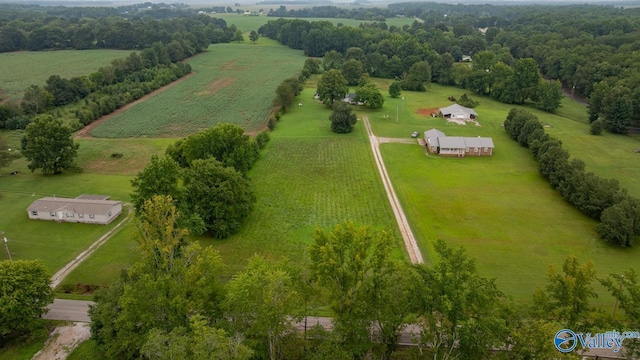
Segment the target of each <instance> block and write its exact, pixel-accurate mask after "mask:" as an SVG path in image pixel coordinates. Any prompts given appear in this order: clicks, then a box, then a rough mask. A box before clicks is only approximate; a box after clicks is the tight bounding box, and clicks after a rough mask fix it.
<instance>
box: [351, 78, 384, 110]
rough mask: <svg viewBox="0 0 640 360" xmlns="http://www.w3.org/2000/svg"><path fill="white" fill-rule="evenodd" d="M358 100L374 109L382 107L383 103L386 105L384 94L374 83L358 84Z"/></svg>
mask: <svg viewBox="0 0 640 360" xmlns="http://www.w3.org/2000/svg"><path fill="white" fill-rule="evenodd" d="M356 100H357V101H359V102H362V103H364V104H365V105H367V106H368V107H370V108H372V109H381V108H382V105H384V96H382V94H381V93H380V91H379V90H378V89H377V88H376V86H375V85H374V84H364V85H362V86H358V87H357V88H356Z"/></svg>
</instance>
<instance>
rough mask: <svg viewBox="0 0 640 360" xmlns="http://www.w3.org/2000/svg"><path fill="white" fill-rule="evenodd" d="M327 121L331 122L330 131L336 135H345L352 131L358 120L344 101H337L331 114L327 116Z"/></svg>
mask: <svg viewBox="0 0 640 360" xmlns="http://www.w3.org/2000/svg"><path fill="white" fill-rule="evenodd" d="M329 120H331V131H333V132H334V133H338V134H346V133H350V132H351V130H353V126H354V125H355V124H356V122H357V121H358V118H357V117H356V114H355V113H354V112H353V110H352V109H351V106H349V104H347V103H345V102H344V101H337V102H336V103H335V104H333V112H332V113H331V116H329Z"/></svg>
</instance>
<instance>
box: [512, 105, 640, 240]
mask: <svg viewBox="0 0 640 360" xmlns="http://www.w3.org/2000/svg"><path fill="white" fill-rule="evenodd" d="M504 128H505V130H506V131H507V133H508V134H509V136H510V137H511V138H512V139H513V140H515V141H518V142H519V143H520V144H521V145H522V146H525V147H528V148H529V149H531V152H532V154H533V156H534V158H535V159H536V160H537V161H538V170H539V172H540V174H541V175H542V176H544V177H545V178H546V179H547V180H548V181H549V184H550V185H551V186H553V187H554V188H555V189H557V190H558V191H559V192H560V194H561V195H562V196H563V197H564V198H565V200H567V202H569V203H570V204H571V205H573V206H575V207H576V208H577V209H578V210H580V211H581V212H583V213H584V214H585V215H587V216H589V217H591V218H593V219H596V220H600V223H599V224H598V225H597V226H596V230H597V232H598V234H599V235H600V237H602V238H603V239H604V240H606V241H608V242H611V243H614V244H617V245H620V246H632V245H633V243H634V238H635V237H636V236H637V235H640V201H639V200H638V199H635V198H633V197H631V196H629V195H628V194H627V193H626V191H625V190H624V189H621V188H620V186H619V184H618V181H617V180H613V179H603V178H601V177H599V176H598V175H596V174H594V173H592V172H587V171H585V165H584V163H583V162H582V161H581V160H579V159H575V158H571V157H570V154H569V152H568V151H567V150H565V149H563V148H562V142H561V141H559V140H558V139H555V138H553V137H551V136H549V135H547V134H546V133H545V132H544V128H543V126H542V124H541V123H540V121H538V118H537V117H536V116H535V115H533V114H531V113H530V112H528V111H526V110H522V109H517V108H513V109H511V111H510V112H509V115H508V116H507V119H506V120H505V122H504Z"/></svg>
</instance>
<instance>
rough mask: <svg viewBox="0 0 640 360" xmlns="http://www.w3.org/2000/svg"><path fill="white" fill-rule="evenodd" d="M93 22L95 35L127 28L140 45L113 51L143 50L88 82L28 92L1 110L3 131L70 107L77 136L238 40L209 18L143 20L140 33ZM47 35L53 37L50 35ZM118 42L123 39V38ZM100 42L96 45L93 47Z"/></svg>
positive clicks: (52, 83) (52, 80) (60, 81)
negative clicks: (194, 60) (198, 57)
mask: <svg viewBox="0 0 640 360" xmlns="http://www.w3.org/2000/svg"><path fill="white" fill-rule="evenodd" d="M90 20H91V21H93V22H94V23H93V24H92V25H91V26H90V27H91V28H92V29H94V30H95V29H98V28H101V26H98V25H97V24H98V23H99V22H103V23H104V24H103V25H105V24H106V25H109V24H111V25H114V26H113V27H109V28H110V29H111V30H110V31H112V32H114V34H115V33H117V32H118V31H119V30H118V29H119V27H118V26H117V25H116V24H118V23H122V24H126V28H127V29H128V30H127V31H128V32H129V36H130V37H132V38H135V39H136V41H138V42H137V43H135V44H133V43H131V44H127V45H122V44H115V43H110V44H109V45H108V46H109V47H115V48H119V47H122V48H140V49H142V50H141V51H139V52H134V53H131V54H130V55H129V56H128V57H127V58H124V59H118V60H114V61H113V62H112V63H111V65H110V66H105V67H102V68H100V69H98V70H97V71H96V72H94V73H91V74H89V75H87V76H80V77H74V78H70V79H66V78H61V77H60V76H58V75H51V76H50V77H49V78H48V79H47V81H46V85H45V86H44V87H41V86H39V85H32V86H30V87H29V88H27V89H26V90H25V92H24V95H23V99H22V101H21V102H19V103H18V102H14V101H6V102H4V103H2V104H0V129H9V130H12V129H24V128H25V127H26V125H27V124H29V123H30V122H31V121H32V120H33V117H34V116H37V115H38V114H42V113H49V114H52V115H56V116H59V115H60V110H59V109H62V107H65V108H64V109H65V111H66V112H68V113H71V114H72V115H71V117H75V118H76V119H77V121H71V122H70V125H71V127H72V128H73V129H74V130H77V129H79V128H81V127H83V126H85V125H87V124H89V123H90V122H92V121H93V120H95V119H97V118H99V117H100V116H102V115H106V114H109V113H111V112H113V111H114V110H116V109H118V108H120V107H122V106H124V105H125V104H127V103H129V102H131V101H134V100H137V99H139V98H140V97H142V96H144V95H145V94H148V93H149V92H151V91H153V90H155V89H158V88H160V87H162V86H164V85H166V84H169V83H170V82H172V81H174V80H176V79H178V78H180V77H182V76H184V75H186V74H188V73H189V72H191V67H190V66H189V64H187V63H183V62H180V61H181V60H183V59H185V58H187V57H189V56H192V55H194V54H197V53H199V52H201V51H203V50H205V49H206V48H207V47H208V46H209V44H210V43H215V42H229V41H231V40H233V39H234V38H235V37H236V35H237V34H235V31H233V29H232V28H227V27H226V23H225V22H224V20H220V21H217V20H215V19H213V18H210V17H207V16H199V17H190V18H179V19H170V20H161V21H156V20H153V19H152V20H150V21H144V20H140V22H139V23H138V25H139V26H140V27H139V28H136V26H138V25H134V24H132V23H131V22H129V21H128V20H123V19H115V18H114V19H86V21H90ZM60 21H62V22H64V21H63V20H60ZM66 21H67V23H66V25H67V26H68V29H72V28H74V27H75V26H77V22H73V21H71V20H66ZM105 21H106V22H105ZM5 26H9V25H5ZM25 26H26V25H25ZM207 29H213V30H218V31H216V32H214V33H215V34H218V35H221V36H218V35H215V34H214V33H211V34H209V33H208V31H207ZM14 30H15V29H14ZM34 31H35V30H34ZM140 32H148V33H152V34H154V35H153V36H155V37H153V38H148V39H147V40H148V41H151V40H156V41H155V42H153V43H151V42H148V41H147V40H145V39H143V38H141V37H140V36H138V35H136V34H138V33H140ZM45 33H47V34H50V32H49V31H48V30H47V31H46V32H45ZM81 33H83V34H86V33H87V32H86V31H81ZM89 33H91V31H89ZM208 35H211V36H208ZM214 35H215V36H214ZM240 35H241V34H240ZM89 36H93V35H91V34H89ZM114 36H116V38H118V39H123V38H122V37H121V36H120V35H117V34H116V35H114ZM157 40H159V41H157ZM96 41H97V40H95V39H92V40H90V42H92V43H96ZM39 43H40V44H42V46H43V48H47V49H50V48H60V47H62V48H65V47H67V46H57V45H55V44H53V43H51V42H49V41H48V40H44V39H40V40H39Z"/></svg>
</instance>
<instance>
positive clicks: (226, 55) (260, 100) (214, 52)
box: [91, 39, 305, 138]
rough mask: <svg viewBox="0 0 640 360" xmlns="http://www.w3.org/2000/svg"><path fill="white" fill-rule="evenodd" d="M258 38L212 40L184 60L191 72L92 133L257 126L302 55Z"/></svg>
mask: <svg viewBox="0 0 640 360" xmlns="http://www.w3.org/2000/svg"><path fill="white" fill-rule="evenodd" d="M261 41H262V42H264V44H263V46H257V45H252V44H216V45H211V46H210V47H209V50H208V51H207V52H205V53H202V54H200V55H198V56H196V57H194V58H192V59H190V60H189V63H190V64H191V66H192V68H193V71H195V73H196V74H195V75H193V76H190V77H189V78H187V79H185V80H184V81H182V82H180V83H179V84H176V85H175V86H173V87H171V88H169V89H167V90H166V91H163V92H161V93H159V94H157V95H155V96H153V97H151V98H150V99H147V100H146V101H144V102H141V103H139V104H136V105H135V106H133V107H131V108H130V109H129V110H128V111H126V112H124V113H120V114H117V115H115V116H114V117H112V118H110V119H109V120H108V121H105V122H104V123H102V124H100V125H98V126H97V127H96V128H95V129H94V130H93V131H92V132H91V134H92V135H93V136H96V137H107V138H122V137H138V136H144V137H182V136H186V135H188V134H191V133H194V132H197V131H200V130H205V129H208V128H210V127H212V126H215V125H216V124H218V123H219V122H228V123H233V124H236V125H239V126H242V127H243V128H244V129H245V130H246V131H247V132H251V133H255V132H257V131H259V130H261V129H262V128H264V126H265V124H266V119H267V116H268V115H269V114H270V113H271V110H272V107H271V101H272V100H273V98H274V96H275V90H276V88H277V87H278V85H280V83H281V82H282V80H284V79H285V78H288V77H292V76H297V74H298V73H299V72H300V70H302V65H303V63H304V61H305V57H304V56H303V55H302V52H301V51H296V50H291V49H288V48H286V47H283V46H280V45H277V43H276V42H274V41H271V40H269V39H264V40H261ZM266 44H270V45H271V46H264V45H266ZM267 64H268V65H267ZM256 84H259V86H256Z"/></svg>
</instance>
